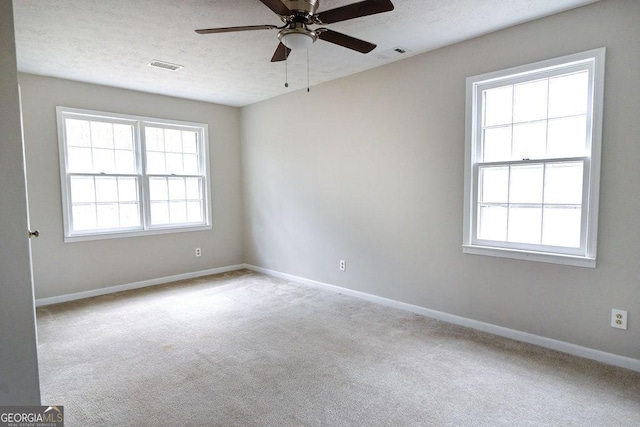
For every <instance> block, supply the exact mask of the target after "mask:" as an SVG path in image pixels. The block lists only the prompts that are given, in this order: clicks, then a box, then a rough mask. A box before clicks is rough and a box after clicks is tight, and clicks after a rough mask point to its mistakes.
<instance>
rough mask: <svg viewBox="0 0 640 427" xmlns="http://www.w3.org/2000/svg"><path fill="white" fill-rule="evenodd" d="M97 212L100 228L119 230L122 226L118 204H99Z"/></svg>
mask: <svg viewBox="0 0 640 427" xmlns="http://www.w3.org/2000/svg"><path fill="white" fill-rule="evenodd" d="M97 210H98V227H99V228H118V227H119V226H120V214H119V212H118V204H117V203H108V204H104V205H103V204H99V205H98V206H97Z"/></svg>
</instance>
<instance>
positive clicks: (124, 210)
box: [120, 203, 140, 227]
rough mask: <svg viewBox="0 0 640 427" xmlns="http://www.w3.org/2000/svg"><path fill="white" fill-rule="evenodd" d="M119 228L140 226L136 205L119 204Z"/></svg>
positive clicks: (137, 206)
mask: <svg viewBox="0 0 640 427" xmlns="http://www.w3.org/2000/svg"><path fill="white" fill-rule="evenodd" d="M120 226H122V227H139V226H140V210H139V205H138V204H137V203H121V204H120Z"/></svg>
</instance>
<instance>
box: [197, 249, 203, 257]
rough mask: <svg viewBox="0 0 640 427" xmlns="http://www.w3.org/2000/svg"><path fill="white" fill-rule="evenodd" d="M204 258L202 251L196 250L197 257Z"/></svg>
mask: <svg viewBox="0 0 640 427" xmlns="http://www.w3.org/2000/svg"><path fill="white" fill-rule="evenodd" d="M199 256H202V250H201V249H200V248H196V257H199Z"/></svg>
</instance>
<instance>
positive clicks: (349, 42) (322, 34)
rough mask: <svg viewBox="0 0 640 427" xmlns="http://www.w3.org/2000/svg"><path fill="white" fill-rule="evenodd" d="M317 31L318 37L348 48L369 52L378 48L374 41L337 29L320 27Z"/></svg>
mask: <svg viewBox="0 0 640 427" xmlns="http://www.w3.org/2000/svg"><path fill="white" fill-rule="evenodd" d="M316 33H318V38H319V39H320V40H324V41H326V42H329V43H333V44H337V45H339V46H342V47H346V48H347V49H352V50H356V51H358V52H361V53H369V52H371V51H372V50H373V49H375V48H376V45H375V44H373V43H369V42H366V41H364V40H360V39H357V38H355V37H351V36H348V35H346V34H342V33H339V32H337V31H331V30H328V29H326V28H320V29H318V30H316Z"/></svg>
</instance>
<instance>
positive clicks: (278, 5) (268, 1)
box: [260, 0, 293, 16]
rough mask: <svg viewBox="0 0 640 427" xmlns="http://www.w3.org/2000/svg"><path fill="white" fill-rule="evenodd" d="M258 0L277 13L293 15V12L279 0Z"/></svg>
mask: <svg viewBox="0 0 640 427" xmlns="http://www.w3.org/2000/svg"><path fill="white" fill-rule="evenodd" d="M260 1H261V2H262V3H264V5H265V6H267V7H268V8H269V9H271V10H272V11H273V12H274V13H276V14H278V15H283V16H289V15H293V12H291V10H289V8H288V7H287V6H285V5H284V4H283V3H282V2H281V1H280V0H260Z"/></svg>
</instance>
